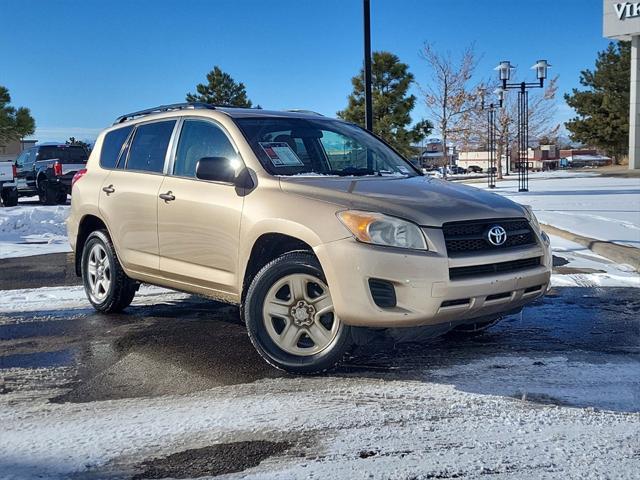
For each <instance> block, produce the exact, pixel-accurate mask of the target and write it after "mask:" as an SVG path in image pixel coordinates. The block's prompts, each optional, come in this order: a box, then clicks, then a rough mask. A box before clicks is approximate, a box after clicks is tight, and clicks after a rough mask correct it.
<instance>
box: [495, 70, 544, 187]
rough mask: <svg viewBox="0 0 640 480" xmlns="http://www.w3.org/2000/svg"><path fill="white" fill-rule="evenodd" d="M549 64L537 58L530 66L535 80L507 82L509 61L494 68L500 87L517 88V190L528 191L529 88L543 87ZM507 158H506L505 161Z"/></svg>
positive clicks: (509, 72)
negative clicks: (534, 74) (533, 71)
mask: <svg viewBox="0 0 640 480" xmlns="http://www.w3.org/2000/svg"><path fill="white" fill-rule="evenodd" d="M549 67H551V65H550V64H549V63H548V62H547V61H546V60H538V61H537V62H536V64H535V65H534V66H533V67H531V68H532V69H533V70H535V71H536V78H537V79H538V81H537V82H535V83H533V82H520V83H509V80H510V79H511V70H513V67H512V66H511V62H509V61H508V60H503V61H502V62H500V63H499V64H498V66H497V67H496V68H495V70H497V71H498V75H499V77H500V80H501V81H502V89H503V90H509V89H517V90H518V162H517V163H516V167H517V169H518V191H519V192H528V191H529V92H528V89H530V88H544V81H545V79H546V78H547V70H548V69H549ZM508 161H509V159H508V158H507V162H508Z"/></svg>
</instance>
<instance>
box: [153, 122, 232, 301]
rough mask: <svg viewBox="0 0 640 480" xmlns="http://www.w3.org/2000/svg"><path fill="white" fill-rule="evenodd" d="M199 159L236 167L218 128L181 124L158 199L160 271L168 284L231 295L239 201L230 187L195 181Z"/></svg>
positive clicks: (224, 137)
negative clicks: (223, 160) (225, 161)
mask: <svg viewBox="0 0 640 480" xmlns="http://www.w3.org/2000/svg"><path fill="white" fill-rule="evenodd" d="M204 157H227V158H229V159H237V161H239V162H240V161H241V160H240V156H239V155H238V153H237V150H236V148H235V147H234V145H233V144H232V142H231V141H230V139H229V137H228V135H227V134H226V132H225V131H224V130H223V128H222V127H221V126H220V125H218V124H217V123H215V122H213V121H211V120H205V119H195V118H191V119H185V120H184V122H183V124H182V128H181V133H180V138H179V141H178V144H177V148H176V155H175V160H174V161H173V164H172V165H171V171H170V172H168V175H167V176H166V177H165V179H164V182H163V184H162V188H161V189H160V192H161V193H162V194H164V196H165V199H161V198H160V199H158V239H159V245H160V270H161V271H162V274H163V276H165V277H167V278H169V279H172V280H173V281H176V282H180V283H188V284H194V285H199V286H201V287H204V288H206V289H211V290H215V291H217V292H224V293H230V294H231V295H235V294H236V293H237V292H235V289H236V285H237V274H238V272H237V269H238V243H239V236H240V217H241V215H242V206H243V197H242V196H241V195H240V193H239V192H238V190H237V189H236V187H235V186H234V185H232V184H229V183H222V182H209V181H203V180H198V179H196V178H195V171H196V165H197V163H198V160H200V159H201V158H204ZM171 197H173V199H171V200H166V198H171Z"/></svg>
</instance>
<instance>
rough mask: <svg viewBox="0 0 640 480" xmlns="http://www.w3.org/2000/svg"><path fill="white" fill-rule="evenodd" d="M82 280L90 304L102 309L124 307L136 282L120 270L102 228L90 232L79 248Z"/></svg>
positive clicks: (128, 303) (107, 237) (128, 301)
mask: <svg viewBox="0 0 640 480" xmlns="http://www.w3.org/2000/svg"><path fill="white" fill-rule="evenodd" d="M82 282H83V284H84V290H85V292H86V294H87V298H88V299H89V301H90V302H91V305H93V308H95V309H96V310H98V311H99V312H103V313H114V312H120V311H122V310H124V309H125V308H127V307H128V306H129V305H130V304H131V302H132V300H133V297H134V296H135V294H136V290H137V284H136V282H135V281H133V280H131V279H130V278H129V277H127V275H126V274H125V273H124V271H123V270H122V266H121V265H120V262H119V260H118V257H117V256H116V251H115V249H114V248H113V244H112V243H111V239H110V238H109V236H108V235H107V232H106V231H104V230H96V231H95V232H93V233H91V234H90V235H89V237H88V238H87V241H86V243H85V245H84V249H83V250H82Z"/></svg>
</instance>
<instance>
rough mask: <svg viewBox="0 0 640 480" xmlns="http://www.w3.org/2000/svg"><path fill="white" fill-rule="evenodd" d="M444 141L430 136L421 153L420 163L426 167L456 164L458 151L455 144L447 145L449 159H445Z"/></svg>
mask: <svg viewBox="0 0 640 480" xmlns="http://www.w3.org/2000/svg"><path fill="white" fill-rule="evenodd" d="M443 150H444V148H443V145H442V141H441V140H440V139H438V138H429V139H428V140H427V143H426V145H425V147H424V150H423V151H422V153H421V154H420V163H421V164H422V167H424V168H434V167H441V166H443V165H456V163H457V161H458V151H457V149H456V147H455V146H453V145H449V146H448V147H447V159H446V161H445V158H444V153H443Z"/></svg>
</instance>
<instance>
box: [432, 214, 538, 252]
mask: <svg viewBox="0 0 640 480" xmlns="http://www.w3.org/2000/svg"><path fill="white" fill-rule="evenodd" d="M494 225H500V226H501V227H502V228H504V229H505V231H506V232H507V240H506V242H505V243H504V244H503V245H500V246H495V245H492V244H491V243H489V240H488V239H487V231H488V230H489V229H490V228H491V227H493V226H494ZM442 233H443V234H444V239H445V242H446V245H447V254H448V255H449V256H450V257H455V256H458V255H462V254H465V253H469V252H482V251H487V250H498V251H502V250H505V249H509V248H515V247H522V246H526V245H535V243H536V240H535V235H534V234H533V230H532V229H531V226H530V225H529V222H528V221H527V220H526V219H524V218H516V219H513V218H509V219H500V218H497V219H488V220H472V221H468V222H451V223H445V224H444V225H443V226H442Z"/></svg>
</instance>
